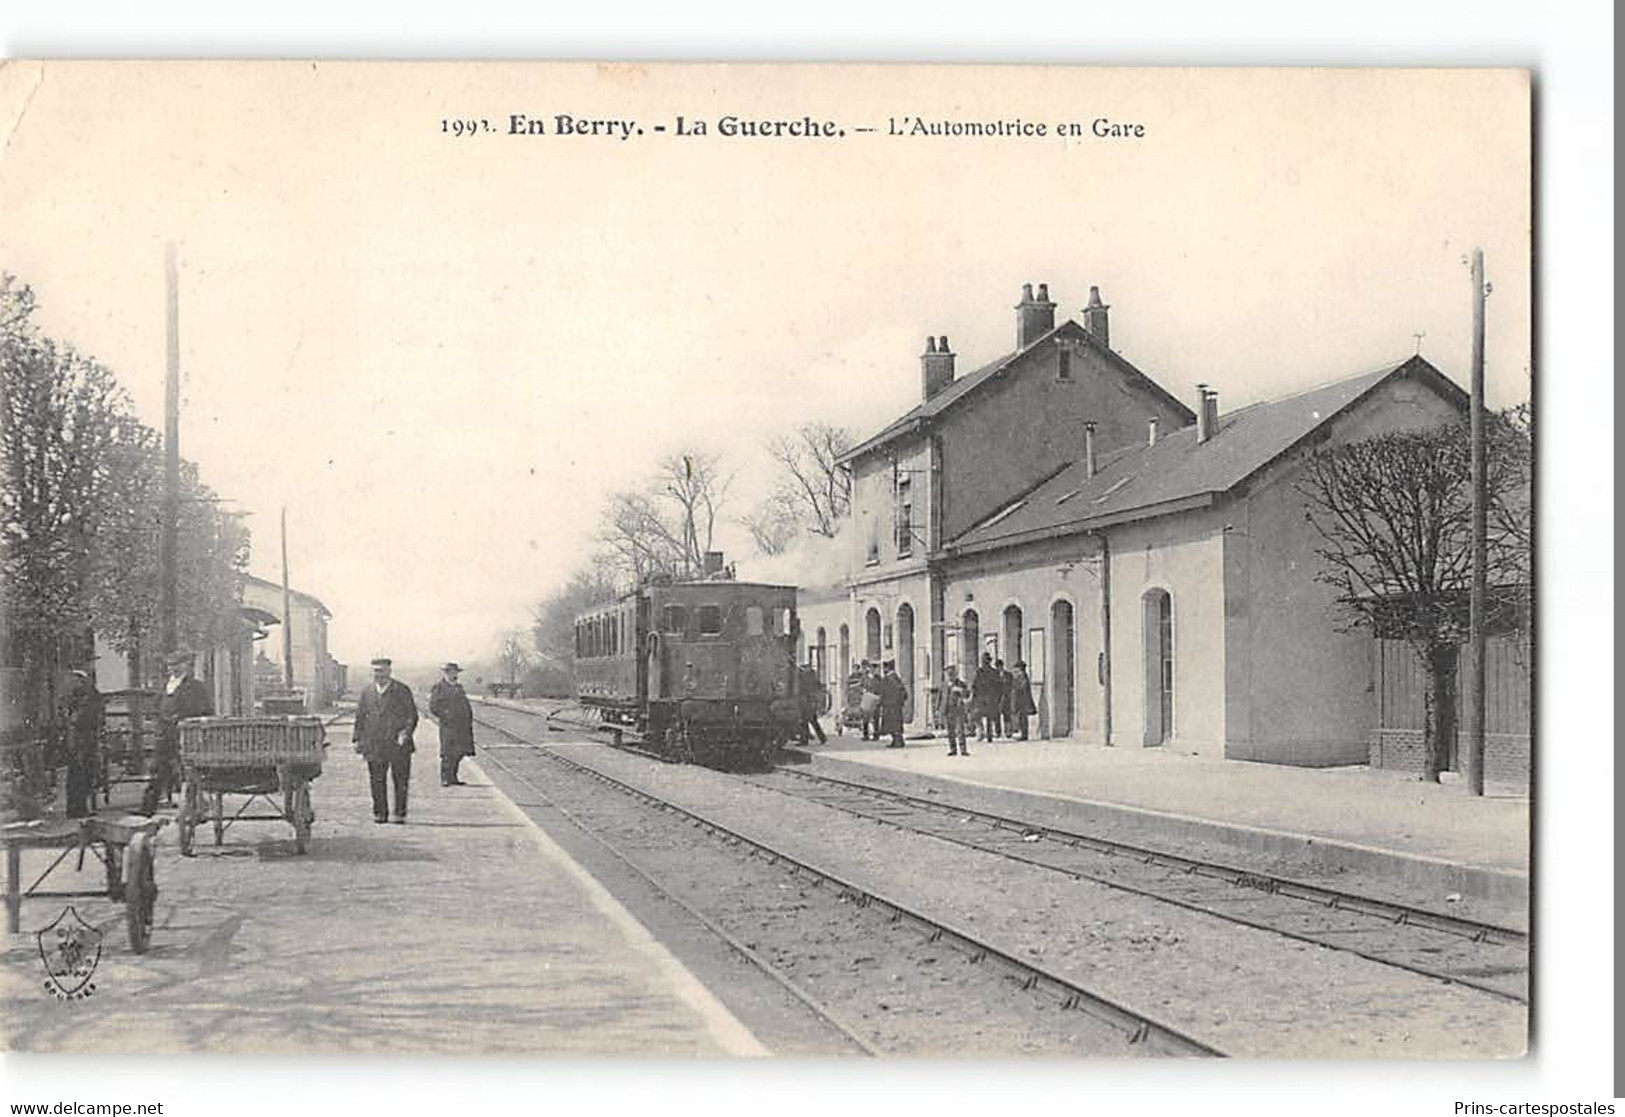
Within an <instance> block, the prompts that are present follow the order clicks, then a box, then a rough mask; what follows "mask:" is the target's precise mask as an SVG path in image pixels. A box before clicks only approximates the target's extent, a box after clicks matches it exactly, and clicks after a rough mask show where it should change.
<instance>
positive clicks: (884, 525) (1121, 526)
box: [801, 285, 1529, 780]
mask: <svg viewBox="0 0 1625 1117" xmlns="http://www.w3.org/2000/svg"><path fill="white" fill-rule="evenodd" d="M1016 311H1017V335H1016V341H1017V346H1016V349H1015V350H1014V351H1012V352H1011V353H1008V354H1006V355H1004V356H1002V357H1000V358H999V359H997V360H995V361H993V362H991V363H989V364H986V365H984V366H982V367H980V368H978V369H976V370H975V371H973V372H971V373H968V374H966V375H964V376H956V375H955V369H954V360H955V357H954V354H953V352H952V350H951V348H950V346H949V344H948V342H947V339H946V338H933V339H930V340H929V341H928V342H927V344H926V347H925V353H924V354H923V356H922V357H921V401H920V403H919V404H918V405H916V406H915V407H914V408H912V409H911V410H910V411H909V412H908V413H906V414H905V415H903V416H901V417H900V418H899V419H897V420H896V421H895V422H893V423H891V424H889V425H888V426H886V427H885V428H884V429H882V430H881V431H880V432H879V433H877V434H876V435H874V436H873V437H871V438H869V439H867V440H865V441H864V442H862V443H860V444H859V445H857V446H856V447H854V448H853V449H852V450H851V451H850V452H848V454H847V455H846V456H845V458H844V459H843V460H844V463H845V465H846V467H847V468H849V469H850V470H851V471H852V476H853V500H852V523H851V524H850V525H849V527H848V529H847V531H846V532H844V533H843V534H844V535H845V536H846V537H848V538H851V539H852V540H853V541H854V544H855V551H854V553H853V554H852V555H851V557H850V562H851V571H852V573H851V576H850V579H849V581H848V582H847V583H846V585H845V586H844V587H842V589H844V591H845V592H844V594H843V593H842V592H840V591H838V590H824V591H820V592H818V593H816V594H813V595H809V596H808V597H807V599H806V604H805V605H804V606H803V608H802V610H801V614H802V629H803V633H804V634H805V638H806V640H807V642H808V648H809V653H810V654H814V655H815V656H817V657H818V660H819V662H821V663H823V664H824V665H825V667H824V670H823V672H822V673H823V674H825V676H826V677H827V678H829V679H830V680H831V683H832V687H833V688H835V689H836V691H837V693H836V694H835V695H834V698H835V701H836V702H837V703H839V702H840V700H841V697H842V696H841V695H840V694H839V692H838V688H839V685H840V680H841V679H842V678H844V676H845V674H846V672H847V670H849V669H850V665H851V664H852V663H854V662H856V661H857V660H859V659H865V658H867V659H870V660H878V659H895V660H896V661H897V665H898V670H899V672H900V673H901V674H902V675H903V677H904V678H905V680H907V681H908V685H909V691H910V699H911V701H910V708H909V709H907V710H905V715H906V718H907V720H908V724H909V728H910V729H911V730H912V731H923V730H925V729H927V728H929V727H930V726H931V725H932V723H933V721H934V710H935V696H936V694H937V693H938V691H939V688H940V686H941V680H942V678H943V669H944V668H945V667H946V666H947V665H949V664H960V665H961V671H962V672H967V673H968V672H971V671H973V670H974V665H975V664H976V663H977V662H979V661H980V658H981V655H982V653H984V652H986V653H991V654H992V655H993V656H994V658H996V659H1003V660H1004V661H1005V664H1006V666H1007V667H1008V666H1010V665H1011V664H1013V663H1014V662H1015V661H1017V660H1021V661H1023V662H1025V663H1026V664H1027V665H1028V668H1029V673H1030V675H1031V678H1032V681H1033V689H1034V698H1035V700H1036V704H1037V706H1038V708H1039V713H1038V716H1037V718H1036V719H1035V725H1034V729H1035V730H1036V731H1037V733H1038V735H1039V736H1045V737H1056V738H1070V739H1074V740H1078V741H1080V742H1088V743H1095V744H1101V745H1113V746H1118V747H1164V748H1169V749H1174V750H1180V751H1186V752H1192V753H1200V754H1203V755H1211V756H1223V757H1227V758H1232V759H1240V760H1253V761H1266V762H1273V763H1283V764H1293V765H1307V766H1329V765H1341V764H1364V763H1373V764H1385V765H1390V766H1401V767H1405V766H1411V765H1414V764H1415V763H1416V748H1415V746H1414V741H1413V738H1419V733H1417V732H1416V730H1417V729H1419V726H1417V727H1410V726H1408V725H1404V726H1400V727H1397V728H1396V727H1395V726H1393V725H1391V724H1386V723H1388V722H1392V721H1394V718H1393V717H1392V714H1391V711H1390V710H1389V709H1388V707H1390V706H1392V705H1393V703H1392V702H1391V701H1390V702H1388V703H1386V705H1385V701H1384V699H1385V697H1389V696H1392V695H1393V694H1395V693H1398V692H1400V691H1405V690H1406V688H1407V687H1409V690H1408V691H1406V693H1409V694H1412V695H1414V692H1415V686H1416V679H1415V677H1414V669H1413V668H1412V667H1410V666H1409V665H1408V664H1407V663H1406V661H1405V655H1404V654H1403V653H1404V651H1405V649H1403V648H1400V649H1397V650H1396V649H1395V648H1393V647H1388V646H1386V645H1388V644H1391V643H1392V642H1389V641H1379V640H1376V639H1374V638H1373V637H1372V636H1371V635H1370V634H1369V633H1366V632H1345V631H1340V628H1339V626H1338V625H1337V623H1336V622H1335V619H1334V616H1333V612H1332V593H1331V591H1330V589H1329V588H1328V587H1326V586H1324V585H1323V584H1321V583H1320V582H1318V581H1317V580H1316V578H1315V575H1316V574H1317V572H1318V569H1319V567H1318V560H1317V559H1316V557H1315V548H1316V546H1317V545H1318V543H1319V538H1318V536H1317V535H1316V533H1315V530H1314V528H1313V527H1312V526H1311V525H1310V524H1309V523H1308V522H1307V521H1306V519H1305V515H1304V512H1305V509H1304V504H1303V498H1302V496H1301V494H1300V493H1299V492H1298V489H1297V483H1298V481H1299V480H1300V478H1301V476H1302V463H1303V461H1304V459H1305V457H1306V456H1307V455H1308V454H1309V453H1311V452H1312V451H1313V449H1314V448H1315V447H1317V446H1321V445H1326V444H1329V443H1332V442H1343V441H1356V440H1359V439H1362V438H1366V437H1370V436H1372V435H1376V434H1379V433H1385V432H1388V431H1394V430H1403V429H1415V428H1418V427H1423V426H1432V425H1437V424H1439V423H1442V422H1446V421H1450V420H1452V419H1453V418H1455V417H1457V416H1459V415H1460V414H1462V413H1464V412H1465V410H1466V409H1467V406H1468V401H1467V398H1466V395H1465V393H1464V392H1463V391H1462V390H1461V389H1460V388H1459V387H1458V386H1456V385H1455V384H1454V383H1453V382H1451V381H1450V380H1449V379H1448V378H1447V377H1445V376H1444V375H1443V374H1442V373H1440V372H1439V371H1438V370H1437V369H1436V368H1434V367H1433V366H1432V365H1431V364H1429V363H1428V362H1427V361H1426V360H1424V359H1422V358H1421V357H1419V356H1418V357H1412V358H1410V359H1408V360H1404V361H1399V362H1395V363H1393V364H1391V365H1386V366H1384V367H1381V368H1377V369H1372V370H1367V371H1364V372H1361V373H1358V374H1356V375H1352V376H1349V377H1346V378H1343V379H1340V380H1337V381H1335V382H1333V383H1330V384H1326V385H1322V386H1320V387H1317V388H1314V389H1311V390H1309V391H1305V392H1301V393H1297V394H1294V395H1292V396H1289V397H1286V398H1282V399H1276V400H1270V401H1265V402H1262V403H1257V404H1253V405H1250V406H1248V407H1243V408H1239V409H1237V410H1235V411H1232V412H1229V413H1225V412H1223V411H1222V410H1221V409H1220V406H1219V394H1218V393H1217V392H1216V391H1214V390H1211V389H1210V388H1209V387H1208V386H1206V385H1199V386H1198V390H1197V392H1196V393H1194V395H1193V398H1192V401H1191V402H1192V404H1194V407H1188V406H1186V405H1185V404H1183V403H1181V402H1180V401H1178V400H1177V399H1175V398H1174V397H1173V395H1172V394H1170V393H1169V392H1168V391H1167V390H1165V389H1164V388H1163V387H1161V386H1160V385H1158V384H1156V383H1155V382H1154V381H1153V380H1152V379H1151V378H1150V377H1149V376H1147V375H1146V374H1144V373H1143V372H1141V371H1140V370H1139V369H1137V368H1135V367H1134V366H1133V365H1132V364H1130V363H1129V362H1128V361H1127V360H1126V359H1125V358H1124V357H1122V356H1121V355H1120V354H1119V353H1117V352H1116V351H1115V350H1113V349H1112V348H1110V335H1109V332H1108V328H1107V326H1108V319H1107V314H1108V308H1107V307H1106V306H1105V304H1104V303H1103V301H1102V299H1101V298H1100V293H1099V291H1098V289H1091V291H1090V297H1089V301H1088V305H1087V306H1086V307H1085V308H1084V310H1083V314H1082V318H1083V321H1082V323H1081V324H1080V323H1078V322H1075V321H1067V322H1064V323H1062V324H1061V325H1060V326H1056V325H1055V324H1054V304H1053V303H1052V302H1050V300H1049V298H1048V291H1047V289H1046V288H1045V287H1044V286H1042V285H1040V286H1038V287H1037V289H1036V291H1035V290H1034V289H1033V288H1032V287H1031V286H1029V287H1027V288H1025V289H1024V290H1023V295H1022V299H1021V301H1020V302H1019V303H1018V304H1017V306H1016ZM1018 431H1019V432H1020V436H1019V437H1014V436H1013V435H1014V432H1018ZM819 633H822V634H823V636H822V637H820V635H819ZM815 645H817V646H819V647H818V648H817V649H816V650H815ZM1494 654H1495V653H1493V652H1492V657H1493V656H1494ZM1500 659H1501V660H1503V661H1506V662H1508V663H1510V662H1511V659H1510V658H1509V657H1508V656H1506V655H1501V656H1500ZM831 664H833V666H831ZM1497 678H1498V679H1499V680H1500V682H1499V684H1498V683H1497V682H1496V681H1493V680H1492V687H1494V686H1497V685H1499V686H1501V687H1502V688H1503V689H1505V690H1506V691H1507V692H1508V693H1509V694H1510V695H1511V696H1510V697H1509V698H1507V699H1506V701H1504V702H1502V703H1501V705H1500V706H1499V707H1492V722H1493V720H1494V719H1495V718H1497V717H1499V724H1494V723H1492V724H1491V725H1490V727H1489V728H1490V741H1489V760H1488V764H1489V775H1490V777H1491V778H1492V779H1502V778H1504V779H1514V780H1516V779H1525V778H1527V770H1528V768H1527V766H1528V732H1529V722H1528V699H1527V694H1528V678H1527V671H1523V672H1521V674H1520V672H1519V671H1518V670H1516V667H1515V664H1514V665H1513V667H1512V668H1511V669H1509V670H1507V671H1505V672H1502V673H1501V675H1499V676H1498V677H1497ZM1520 686H1521V688H1522V691H1521V696H1520V695H1519V694H1517V693H1512V692H1516V691H1518V688H1519V687H1520ZM1412 704H1413V705H1414V703H1412ZM1497 709H1499V710H1500V711H1501V713H1500V714H1497V713H1496V712H1495V711H1496V710H1497ZM1502 715H1504V716H1502ZM1407 746H1409V747H1407Z"/></svg>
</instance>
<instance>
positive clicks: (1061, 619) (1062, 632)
mask: <svg viewBox="0 0 1625 1117" xmlns="http://www.w3.org/2000/svg"><path fill="white" fill-rule="evenodd" d="M1049 631H1050V642H1051V645H1052V648H1051V652H1050V663H1049V676H1050V678H1051V679H1052V680H1054V682H1053V685H1051V686H1050V687H1048V688H1047V689H1048V690H1049V692H1050V703H1051V705H1050V734H1051V736H1055V737H1070V736H1072V727H1073V725H1074V724H1076V717H1075V711H1076V710H1077V685H1078V683H1077V679H1078V670H1077V656H1076V649H1075V645H1076V638H1075V634H1074V633H1073V623H1072V602H1070V601H1057V602H1056V603H1055V604H1053V605H1051V606H1050V607H1049Z"/></svg>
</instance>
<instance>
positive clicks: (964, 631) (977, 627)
mask: <svg viewBox="0 0 1625 1117" xmlns="http://www.w3.org/2000/svg"><path fill="white" fill-rule="evenodd" d="M959 663H960V668H959V669H960V671H962V672H964V675H965V678H966V679H974V678H975V677H976V669H977V668H978V667H980V666H981V664H982V620H981V618H980V617H978V616H977V615H976V610H975V609H966V610H965V615H964V616H963V617H961V618H960V621H959Z"/></svg>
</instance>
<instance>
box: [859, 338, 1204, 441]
mask: <svg viewBox="0 0 1625 1117" xmlns="http://www.w3.org/2000/svg"><path fill="white" fill-rule="evenodd" d="M1063 333H1064V334H1066V335H1067V336H1068V337H1075V338H1078V339H1081V340H1082V341H1083V342H1084V343H1085V344H1086V345H1090V346H1093V347H1094V349H1095V351H1096V352H1098V353H1100V354H1102V355H1103V356H1104V357H1106V359H1107V363H1108V364H1111V365H1114V366H1115V367H1116V368H1117V370H1118V371H1119V372H1122V373H1124V374H1125V375H1126V376H1127V377H1128V378H1129V380H1130V381H1132V382H1134V383H1137V384H1139V385H1140V386H1141V387H1142V388H1145V389H1146V390H1147V391H1149V392H1151V393H1152V394H1153V395H1156V396H1159V397H1161V399H1162V400H1163V401H1164V402H1165V403H1168V404H1170V405H1172V406H1173V407H1175V408H1178V409H1179V411H1180V413H1181V414H1183V415H1185V416H1186V417H1187V418H1188V419H1190V420H1193V421H1194V420H1195V418H1196V413H1195V412H1193V411H1192V410H1191V409H1190V408H1189V407H1187V406H1185V405H1184V404H1183V403H1180V402H1179V400H1177V399H1175V398H1174V397H1173V396H1172V395H1170V394H1169V393H1168V391H1167V389H1165V388H1164V387H1163V386H1162V385H1161V384H1158V383H1157V382H1156V381H1155V380H1153V379H1151V378H1150V377H1149V376H1147V375H1146V374H1145V373H1143V372H1141V371H1140V370H1139V369H1137V368H1135V367H1134V366H1133V365H1132V364H1130V363H1129V361H1128V359H1127V358H1125V357H1123V356H1121V355H1120V354H1118V353H1117V352H1115V351H1114V350H1112V349H1110V348H1108V347H1107V346H1104V345H1102V344H1100V342H1099V341H1098V340H1097V339H1096V338H1095V336H1094V335H1093V334H1091V333H1090V332H1089V331H1088V330H1086V329H1084V328H1083V327H1082V326H1080V325H1078V323H1077V322H1076V321H1075V320H1073V319H1070V318H1069V319H1067V320H1066V321H1065V322H1062V323H1061V324H1060V325H1059V326H1056V327H1055V328H1054V329H1053V330H1050V331H1049V332H1048V333H1046V334H1043V335H1042V336H1040V337H1038V338H1036V339H1035V340H1034V341H1033V342H1032V343H1031V344H1029V345H1028V346H1027V347H1026V348H1024V349H1017V350H1015V351H1013V352H1010V353H1006V354H1005V355H1004V356H1002V357H999V358H998V359H996V360H993V361H990V362H988V363H987V364H985V365H983V366H982V367H981V368H979V369H977V370H975V371H974V372H968V373H966V374H965V375H964V376H956V377H954V379H953V380H952V381H951V382H949V383H948V384H946V385H944V386H943V388H942V390H941V391H939V392H937V394H936V395H934V396H932V397H931V398H930V399H928V400H922V401H921V402H920V403H917V404H915V405H914V406H913V407H911V408H909V409H908V410H907V411H905V412H903V414H902V415H901V416H899V417H898V418H896V419H894V420H893V421H892V422H890V423H888V424H887V425H886V426H884V427H882V428H881V430H880V432H879V433H878V434H876V435H874V436H872V437H870V438H867V439H865V440H864V441H862V442H860V443H858V444H857V445H856V446H854V447H852V449H850V450H848V451H847V452H846V453H844V454H842V455H841V456H840V457H839V458H837V459H836V464H837V465H845V464H846V463H848V462H851V461H856V460H857V459H858V458H861V457H863V456H864V455H865V454H869V453H873V452H874V451H876V450H878V449H880V448H881V447H883V446H885V445H886V444H887V443H889V442H891V441H892V440H894V439H896V438H898V437H900V436H902V435H905V434H908V433H910V432H911V431H914V430H917V429H919V428H920V427H921V426H923V425H925V424H926V423H927V422H929V421H930V420H931V419H934V418H935V417H936V416H938V415H941V414H942V413H943V412H944V411H946V410H948V408H950V407H952V406H953V405H954V404H956V403H958V402H959V401H960V400H962V399H964V398H965V397H966V396H968V395H970V394H971V393H972V392H974V391H976V389H978V388H980V387H981V386H982V385H983V384H986V383H987V382H988V381H989V380H992V379H994V378H995V377H997V376H998V375H999V374H1001V373H1002V372H1004V370H1006V369H1008V368H1009V367H1010V366H1011V365H1013V364H1015V363H1016V361H1018V360H1019V359H1020V358H1022V357H1023V356H1025V355H1026V354H1028V353H1031V352H1033V351H1034V350H1035V349H1037V348H1038V347H1039V346H1041V345H1043V344H1044V343H1045V342H1047V341H1050V340H1051V339H1053V338H1055V337H1057V336H1059V335H1061V334H1063Z"/></svg>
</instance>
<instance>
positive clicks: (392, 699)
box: [351, 656, 472, 822]
mask: <svg viewBox="0 0 1625 1117" xmlns="http://www.w3.org/2000/svg"><path fill="white" fill-rule="evenodd" d="M393 666H394V665H393V664H392V663H391V662H390V660H388V659H385V658H384V657H382V656H380V657H379V658H377V659H375V660H373V661H372V683H371V684H370V685H368V686H365V687H363V688H362V689H361V700H360V702H359V703H357V705H356V712H355V732H354V734H353V735H352V738H351V739H352V740H353V741H354V742H355V749H356V751H357V752H359V753H360V754H361V755H362V756H364V757H366V758H367V775H368V776H369V778H370V779H371V783H372V820H373V821H374V822H389V821H391V819H392V818H393V820H394V821H395V822H405V821H406V793H407V787H408V785H409V784H410V783H411V780H412V731H413V730H414V729H416V728H417V724H418V708H417V703H416V702H414V701H413V699H412V692H411V690H409V689H408V688H407V687H406V685H405V684H404V683H401V682H399V681H398V680H396V679H392V678H390V673H391V671H392V670H393ZM458 689H461V688H460V687H459V688H458ZM471 716H472V715H471ZM391 787H393V788H394V791H395V810H394V813H393V816H392V815H391V813H390V809H389V791H390V788H391Z"/></svg>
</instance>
